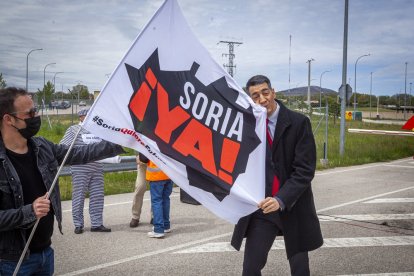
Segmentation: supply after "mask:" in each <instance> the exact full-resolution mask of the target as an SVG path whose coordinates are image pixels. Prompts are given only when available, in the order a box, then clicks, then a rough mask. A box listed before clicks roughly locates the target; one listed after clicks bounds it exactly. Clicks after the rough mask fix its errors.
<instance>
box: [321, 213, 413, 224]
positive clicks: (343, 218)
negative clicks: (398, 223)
mask: <svg viewBox="0 0 414 276" xmlns="http://www.w3.org/2000/svg"><path fill="white" fill-rule="evenodd" d="M318 217H319V221H323V222H325V221H349V220H362V221H373V220H402V219H414V214H369V215H335V216H332V217H331V216H325V215H319V216H318Z"/></svg>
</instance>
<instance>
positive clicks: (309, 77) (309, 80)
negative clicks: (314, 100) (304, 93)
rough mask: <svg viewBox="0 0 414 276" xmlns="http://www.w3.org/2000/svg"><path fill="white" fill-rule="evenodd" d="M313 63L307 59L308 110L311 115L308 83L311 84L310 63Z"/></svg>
mask: <svg viewBox="0 0 414 276" xmlns="http://www.w3.org/2000/svg"><path fill="white" fill-rule="evenodd" d="M312 61H314V59H313V58H311V59H308V61H307V63H308V108H309V114H310V113H311V102H310V101H311V95H310V83H311V63H312Z"/></svg>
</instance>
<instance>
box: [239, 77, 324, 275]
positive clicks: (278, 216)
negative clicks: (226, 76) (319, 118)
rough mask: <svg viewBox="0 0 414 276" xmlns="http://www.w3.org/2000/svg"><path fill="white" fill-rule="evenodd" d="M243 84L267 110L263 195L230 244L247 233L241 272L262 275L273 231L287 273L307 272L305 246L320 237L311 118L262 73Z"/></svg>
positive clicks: (312, 245)
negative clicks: (288, 104)
mask: <svg viewBox="0 0 414 276" xmlns="http://www.w3.org/2000/svg"><path fill="white" fill-rule="evenodd" d="M246 90H247V92H248V93H249V94H250V96H251V98H252V99H253V101H254V102H255V103H256V104H260V105H261V106H263V107H264V108H266V110H267V121H268V128H267V144H268V150H267V151H266V157H265V158H266V195H265V197H266V198H265V199H263V200H262V201H261V202H260V203H259V205H258V207H259V209H258V210H257V211H256V212H254V213H253V214H251V215H248V216H246V217H243V218H241V219H240V220H239V222H238V223H237V225H236V226H235V229H234V233H233V237H232V241H231V244H232V246H233V247H234V248H235V249H237V250H240V247H241V244H242V241H243V238H244V237H246V244H245V253H244V262H243V275H249V276H250V275H261V270H262V269H263V267H264V266H265V265H266V261H267V256H268V253H269V250H270V249H271V247H272V245H273V242H274V240H275V238H276V236H277V235H280V234H282V235H283V237H284V241H285V247H286V254H287V257H288V259H289V264H290V270H291V274H292V275H309V274H310V270H309V258H308V251H311V250H314V249H317V248H319V247H320V246H322V243H323V239H322V233H321V229H320V225H319V220H318V217H317V215H316V209H315V204H314V201H313V194H312V188H311V181H312V179H313V177H314V174H315V167H316V147H315V140H314V137H313V134H312V128H311V124H310V121H309V119H308V118H307V117H306V116H304V115H302V114H300V113H297V112H294V111H291V110H289V109H287V108H286V107H285V106H284V105H283V104H282V103H281V102H280V101H278V100H276V93H275V91H274V89H273V88H272V86H271V84H270V80H269V79H268V78H267V77H265V76H262V75H258V76H254V77H252V78H250V79H249V81H248V82H247V85H246ZM276 274H277V273H276ZM276 274H275V275H276Z"/></svg>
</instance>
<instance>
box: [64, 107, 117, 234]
mask: <svg viewBox="0 0 414 276" xmlns="http://www.w3.org/2000/svg"><path fill="white" fill-rule="evenodd" d="M88 110H89V109H82V110H80V111H79V112H78V115H79V120H80V123H79V124H78V125H73V126H70V127H69V128H68V129H67V130H66V132H65V135H64V136H63V138H62V140H61V141H60V144H63V145H70V144H71V143H72V141H73V139H75V138H76V141H75V145H77V146H80V145H88V144H92V143H97V142H100V141H101V139H100V138H98V137H96V136H95V135H93V134H91V133H90V132H89V131H87V130H86V129H84V128H82V126H81V123H82V122H83V120H84V119H85V117H86V115H87V114H88ZM79 128H81V130H80V132H79V134H78V136H76V137H75V135H76V133H77V132H78V130H79ZM70 171H71V173H72V218H73V224H74V225H75V230H74V232H75V234H82V233H83V231H84V218H83V207H84V203H85V196H86V193H87V192H89V216H90V219H91V232H111V229H110V228H107V227H105V226H104V225H103V207H104V173H103V164H102V163H99V162H90V163H87V164H83V165H72V166H71V167H70Z"/></svg>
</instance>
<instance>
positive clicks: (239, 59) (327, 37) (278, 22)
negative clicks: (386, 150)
mask: <svg viewBox="0 0 414 276" xmlns="http://www.w3.org/2000/svg"><path fill="white" fill-rule="evenodd" d="M177 1H178V3H179V5H180V7H181V9H182V12H183V14H184V16H185V17H186V19H187V22H188V24H189V25H190V27H191V28H192V30H193V32H194V33H195V35H196V36H197V37H198V39H199V40H200V41H201V43H202V44H203V45H204V46H205V47H206V48H207V49H208V51H209V52H210V53H211V55H212V57H213V58H214V59H215V60H216V61H217V62H218V63H219V64H223V63H227V62H228V60H227V58H226V57H223V55H222V54H224V53H228V46H227V45H225V44H218V42H219V41H220V40H231V41H239V42H242V43H243V44H241V45H239V46H237V47H235V55H236V57H235V60H234V62H235V64H236V66H237V67H236V69H235V75H234V78H235V80H236V81H237V82H238V83H239V85H240V86H244V85H245V83H246V81H247V79H248V78H249V77H250V76H252V75H255V74H265V75H267V76H269V78H270V79H271V81H272V84H273V86H274V87H275V88H276V90H285V89H288V88H289V52H290V53H291V54H290V56H291V65H290V79H291V80H290V87H291V88H295V87H297V86H299V87H300V86H306V85H307V78H308V65H307V63H306V61H307V60H309V59H311V58H313V59H314V61H313V62H312V70H311V78H312V79H313V80H312V85H317V86H319V83H320V76H321V73H322V72H324V71H327V70H330V71H331V72H328V73H325V74H324V75H323V79H322V86H323V87H325V88H330V89H333V90H335V91H337V90H338V87H339V86H340V85H341V82H342V55H343V30H344V0H254V1H251V0H226V1H221V0H177ZM1 3H2V4H1V9H0V45H1V48H0V73H3V77H4V78H5V79H6V81H7V84H8V86H18V87H23V88H25V86H26V57H27V54H28V53H29V51H31V50H32V49H36V48H43V50H42V51H34V52H32V53H31V54H30V56H29V90H30V91H37V89H38V88H39V89H41V88H42V86H43V77H44V74H43V72H44V68H45V66H46V65H47V64H49V63H56V65H49V66H47V68H46V81H48V80H51V81H53V76H54V73H55V72H64V73H61V74H57V75H56V87H57V90H61V89H62V87H63V90H64V91H67V89H68V88H72V86H74V85H76V84H77V83H81V84H84V85H87V86H88V87H89V90H90V91H91V92H92V91H93V90H100V89H101V88H102V87H103V85H104V84H105V82H106V80H107V78H108V76H109V74H110V73H112V71H113V70H114V69H115V67H116V66H117V65H118V63H119V61H120V60H121V58H122V57H123V56H124V54H125V52H126V51H127V50H128V49H129V47H130V46H131V44H132V43H133V41H134V40H135V38H136V36H137V35H138V34H139V32H140V31H141V30H142V28H143V27H144V26H145V24H146V23H147V22H148V21H149V20H150V19H151V17H152V16H153V14H154V13H155V12H156V10H157V9H158V8H159V7H160V6H161V4H162V3H163V1H162V0H134V1H132V0H130V1H117V0H108V1H104V0H88V1H83V0H82V1H81V0H71V1H69V0H68V1H63V0H26V1H24V0H2V1H1ZM413 26H414V0H350V1H349V26H348V66H347V67H348V70H347V71H348V72H347V81H348V83H349V84H350V85H351V86H352V87H353V88H354V69H355V62H356V60H357V58H358V57H360V56H362V55H365V54H371V56H367V57H363V58H361V59H360V60H359V61H358V65H357V78H356V80H357V91H358V92H363V93H369V91H370V72H373V75H372V76H373V81H372V92H373V94H376V95H392V94H395V93H400V92H401V93H404V92H405V68H406V67H405V63H406V62H408V67H407V68H408V70H407V86H406V91H407V94H408V93H409V92H410V82H414V32H413ZM290 36H291V46H289V45H290V43H289V41H290V39H289V37H290ZM413 89H414V88H413ZM413 94H414V91H413Z"/></svg>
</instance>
